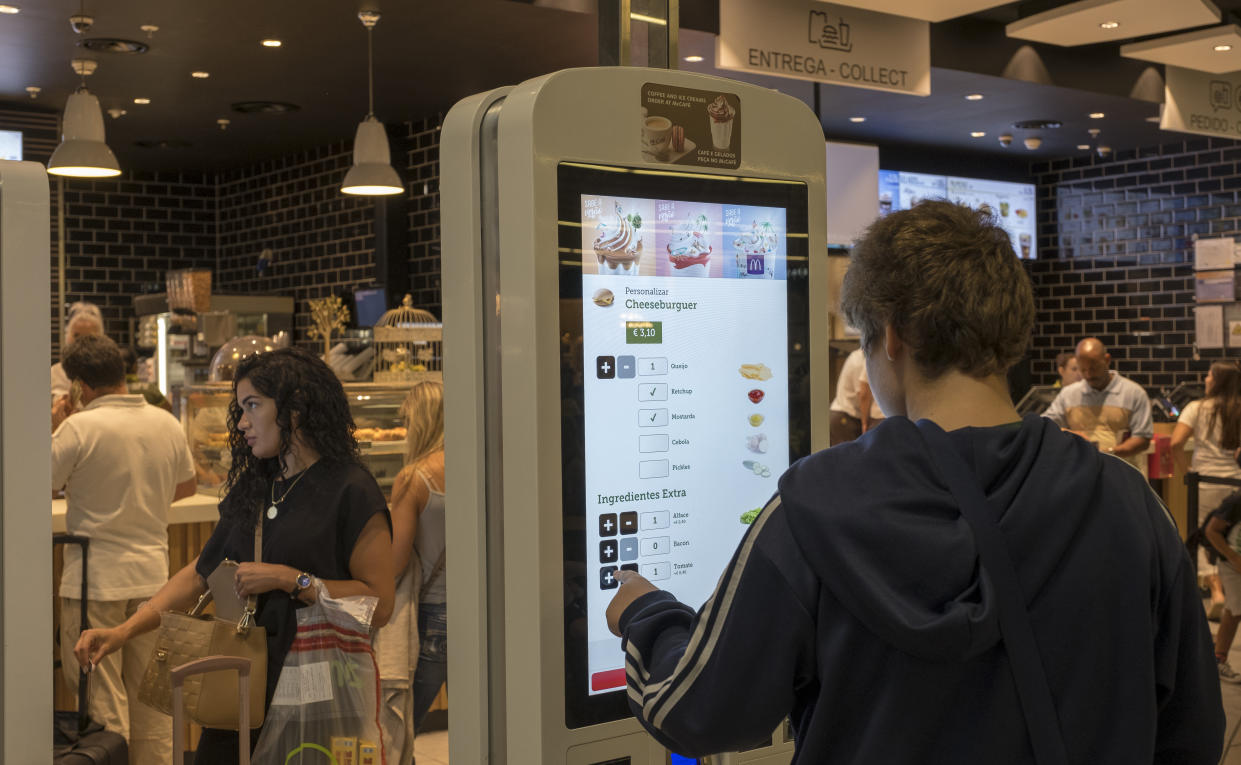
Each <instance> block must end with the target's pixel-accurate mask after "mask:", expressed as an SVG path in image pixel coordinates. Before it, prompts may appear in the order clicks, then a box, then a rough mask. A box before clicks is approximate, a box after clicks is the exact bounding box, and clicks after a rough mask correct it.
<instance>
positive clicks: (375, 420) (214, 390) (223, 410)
mask: <svg viewBox="0 0 1241 765" xmlns="http://www.w3.org/2000/svg"><path fill="white" fill-rule="evenodd" d="M344 387H345V395H346V397H347V398H348V399H349V408H350V410H351V411H352V412H353V421H354V423H355V424H356V425H357V428H358V429H357V432H356V436H357V439H358V445H359V446H360V447H361V451H362V463H363V464H364V465H366V467H367V469H368V470H370V471H371V474H372V475H374V476H375V480H376V481H378V482H379V487H380V488H381V489H383V491H384V494H385V495H388V494H390V493H391V491H392V482H393V481H394V480H396V474H397V473H398V472H400V470H401V467H402V466H403V465H404V464H405V425H404V423H403V422H402V421H401V404H402V402H404V401H405V395H406V394H407V393H408V392H409V387H410V386H409V385H385V384H376V383H346V384H345V386H344ZM181 395H182V399H181V400H182V405H181V422H182V425H183V426H184V427H185V437H186V439H187V440H188V441H189V443H190V452H191V453H192V454H193V456H194V470H195V472H196V473H197V475H198V488H199V491H204V492H208V493H211V494H214V493H216V492H217V491H218V490H219V488H220V486H221V485H223V483H224V479H225V478H226V477H227V476H228V468H229V465H230V464H231V459H230V456H231V455H230V454H229V448H228V402H229V398H230V397H231V396H232V385H231V384H228V383H225V384H216V385H189V386H186V387H185V388H184V389H183V390H182V394H181Z"/></svg>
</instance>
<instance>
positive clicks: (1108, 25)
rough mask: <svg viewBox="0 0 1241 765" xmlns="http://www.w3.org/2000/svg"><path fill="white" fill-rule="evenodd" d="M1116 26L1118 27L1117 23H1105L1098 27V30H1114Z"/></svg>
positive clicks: (1118, 23)
mask: <svg viewBox="0 0 1241 765" xmlns="http://www.w3.org/2000/svg"><path fill="white" fill-rule="evenodd" d="M1118 26H1120V22H1119V21H1105V22H1103V23H1102V24H1100V25H1099V28H1100V29H1115V28H1116V27H1118Z"/></svg>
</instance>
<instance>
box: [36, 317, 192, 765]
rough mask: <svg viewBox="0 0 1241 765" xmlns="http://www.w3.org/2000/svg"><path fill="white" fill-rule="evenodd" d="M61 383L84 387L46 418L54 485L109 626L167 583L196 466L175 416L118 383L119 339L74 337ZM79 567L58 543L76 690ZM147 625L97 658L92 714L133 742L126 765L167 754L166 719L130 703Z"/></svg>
mask: <svg viewBox="0 0 1241 765" xmlns="http://www.w3.org/2000/svg"><path fill="white" fill-rule="evenodd" d="M63 364H64V368H65V372H66V374H67V375H68V377H69V379H70V380H72V381H75V382H79V383H80V384H81V387H82V403H83V404H84V406H83V408H82V409H81V410H78V411H76V412H68V413H67V414H64V415H63V416H61V417H59V418H56V417H54V418H53V427H54V429H55V430H54V432H53V433H52V489H53V490H56V489H61V488H63V489H65V495H66V499H67V500H68V512H67V514H66V517H65V526H66V528H67V530H68V531H69V532H70V533H73V534H81V535H83V536H87V537H90V540H91V544H90V552H89V555H90V566H89V572H90V574H89V581H88V583H87V585H88V590H87V594H88V597H89V602H88V604H87V616H88V618H89V619H90V624H91V626H92V627H114V626H117V625H119V624H121V623H122V622H124V621H125V619H126V618H128V617H129V616H130V615H131V614H133V613H134V611H136V610H137V608H138V606H139V605H140V604H141V603H142V602H143V601H144V600H146V599H147V598H149V597H150V596H151V595H154V594H155V593H156V591H158V590H159V588H160V587H161V586H162V585H163V584H164V582H165V581H167V579H168V511H169V506H170V505H171V504H172V502H174V501H176V500H178V499H181V498H182V497H188V496H190V495H192V494H193V493H194V487H195V478H194V464H193V461H192V459H191V456H190V450H189V445H188V444H187V443H186V440H185V434H184V433H183V432H182V430H181V427H180V425H179V424H178V423H177V421H176V419H175V418H173V417H172V415H170V414H169V413H168V412H166V411H164V410H163V409H160V408H158V407H154V406H151V405H150V404H148V403H146V400H145V399H144V398H143V397H142V396H141V395H129V393H128V391H127V389H126V387H125V363H124V361H123V360H122V358H121V353H120V350H119V349H118V348H117V346H116V343H114V342H112V341H111V340H109V339H108V338H106V337H103V336H101V335H88V336H86V337H78V338H77V339H76V341H75V342H74V343H73V345H72V346H70V347H69V349H68V350H67V351H66V353H65V358H64V362H63ZM81 573H82V563H81V554H80V551H79V549H78V548H76V547H72V546H70V547H69V548H67V549H66V551H65V564H64V573H63V574H62V576H61V581H60V593H61V596H62V597H61V616H60V644H61V657H62V658H61V660H62V665H63V667H64V668H65V676H66V680H67V681H68V682H69V685H70V686H71V687H72V688H74V689H76V687H77V679H78V678H77V667H78V663H77V660H76V659H75V658H74V655H73V646H74V644H76V643H77V640H78V634H79V633H80V632H81V624H80V617H81V614H80V610H81V601H80V600H79V599H78V598H77V597H69V596H70V595H74V596H77V595H78V594H79V593H80V592H81V586H82V585H81V581H82V580H81ZM154 644H155V633H154V632H151V633H149V634H147V635H146V636H144V637H141V638H136V639H134V640H131V641H129V643H127V644H126V645H125V647H124V649H123V650H121V651H117V652H116V653H114V654H112V655H111V656H109V657H107V658H106V659H104V660H103V661H102V662H101V663H100V664H99V665H97V666H95V667H94V669H93V675H92V678H93V679H92V683H93V687H92V691H91V700H90V714H91V717H92V718H93V719H94V720H95V721H96V722H99V723H101V724H102V725H103V726H104V727H106V728H108V729H109V730H113V731H116V732H118V733H120V734H121V735H123V736H125V738H126V739H127V740H128V741H129V752H130V763H131V765H148V764H149V765H156V764H157V763H159V764H160V765H163V764H164V763H167V762H169V761H171V759H172V741H171V738H172V727H171V720H170V719H169V718H168V717H167V716H165V715H164V714H162V713H160V712H157V711H156V710H154V709H152V708H151V707H148V706H147V705H145V704H142V703H140V702H139V701H138V687H139V685H140V684H141V681H142V674H143V671H144V669H145V666H146V662H147V660H148V659H149V658H150V655H151V650H152V648H153V647H154Z"/></svg>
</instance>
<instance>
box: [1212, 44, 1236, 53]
mask: <svg viewBox="0 0 1241 765" xmlns="http://www.w3.org/2000/svg"><path fill="white" fill-rule="evenodd" d="M1214 50H1215V52H1216V53H1227V52H1228V51H1230V50H1232V46H1231V45H1216V46H1215V48H1214Z"/></svg>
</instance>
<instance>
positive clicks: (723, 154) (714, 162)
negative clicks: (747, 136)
mask: <svg viewBox="0 0 1241 765" xmlns="http://www.w3.org/2000/svg"><path fill="white" fill-rule="evenodd" d="M641 151H642V159H644V160H646V161H647V162H659V163H662V164H669V165H694V166H698V167H722V168H735V167H738V166H740V164H741V100H740V99H739V98H738V97H737V96H736V95H734V94H732V93H716V92H712V91H706V90H693V89H690V88H677V87H672V86H669V85H664V84H661V83H655V82H648V83H646V84H645V85H643V86H642V125H641Z"/></svg>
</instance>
